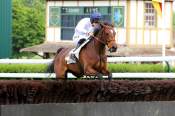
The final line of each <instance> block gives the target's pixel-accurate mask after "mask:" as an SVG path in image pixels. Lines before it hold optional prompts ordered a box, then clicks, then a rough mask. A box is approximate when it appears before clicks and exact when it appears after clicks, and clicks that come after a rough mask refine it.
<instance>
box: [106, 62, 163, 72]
mask: <svg viewBox="0 0 175 116" xmlns="http://www.w3.org/2000/svg"><path fill="white" fill-rule="evenodd" d="M108 68H109V70H110V71H111V72H165V71H166V69H165V68H164V67H163V66H162V64H125V63H124V64H109V65H108Z"/></svg>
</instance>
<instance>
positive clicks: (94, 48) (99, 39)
mask: <svg viewBox="0 0 175 116" xmlns="http://www.w3.org/2000/svg"><path fill="white" fill-rule="evenodd" d="M99 26H100V29H99V31H98V33H97V34H96V35H95V36H93V37H92V39H90V41H89V42H88V43H87V44H86V45H85V46H83V48H82V49H81V51H80V53H79V59H77V62H76V63H73V64H67V62H66V60H65V57H66V56H67V55H68V54H69V52H70V50H71V49H70V48H63V47H62V48H59V49H58V50H57V53H56V55H55V58H54V60H53V62H52V63H51V64H50V66H49V67H48V70H50V71H49V72H50V73H52V72H55V73H56V79H67V74H68V72H70V73H72V74H73V75H74V76H76V77H82V76H97V77H99V78H102V76H103V75H105V76H108V79H112V73H110V72H109V71H108V69H107V55H106V46H107V47H108V48H109V51H110V52H116V51H117V43H116V40H115V35H116V32H115V30H114V26H113V25H111V24H107V23H100V24H99Z"/></svg>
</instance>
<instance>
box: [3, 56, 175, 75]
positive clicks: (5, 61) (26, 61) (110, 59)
mask: <svg viewBox="0 0 175 116" xmlns="http://www.w3.org/2000/svg"><path fill="white" fill-rule="evenodd" d="M107 61H108V62H109V63H115V62H174V61H175V56H164V57H108V59H107ZM51 62H52V59H0V64H49V63H51ZM168 65H169V64H168ZM112 75H113V78H175V73H112ZM0 77H1V78H31V77H32V78H55V74H54V73H53V74H49V73H0ZM68 78H75V77H74V76H73V75H72V74H68ZM104 78H106V76H104Z"/></svg>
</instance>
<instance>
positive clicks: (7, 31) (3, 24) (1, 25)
mask: <svg viewBox="0 0 175 116" xmlns="http://www.w3.org/2000/svg"><path fill="white" fill-rule="evenodd" d="M11 8H12V6H11V0H0V17H1V18H0V58H9V57H10V56H11V52H12V50H11V47H12V43H11V41H12V39H11V38H12V37H11V31H12V23H11V22H12V15H11V14H12V11H11Z"/></svg>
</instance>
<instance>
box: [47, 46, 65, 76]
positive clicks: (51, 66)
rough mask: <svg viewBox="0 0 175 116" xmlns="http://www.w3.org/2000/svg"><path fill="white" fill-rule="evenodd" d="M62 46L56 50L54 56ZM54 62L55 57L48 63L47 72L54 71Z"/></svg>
mask: <svg viewBox="0 0 175 116" xmlns="http://www.w3.org/2000/svg"><path fill="white" fill-rule="evenodd" d="M62 49H63V48H59V49H58V50H57V52H56V55H55V57H56V56H57V55H58V54H59V52H60V51H61V50H62ZM54 62H55V59H54V60H53V61H52V62H51V63H50V64H49V66H48V67H47V71H46V72H47V73H54Z"/></svg>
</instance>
